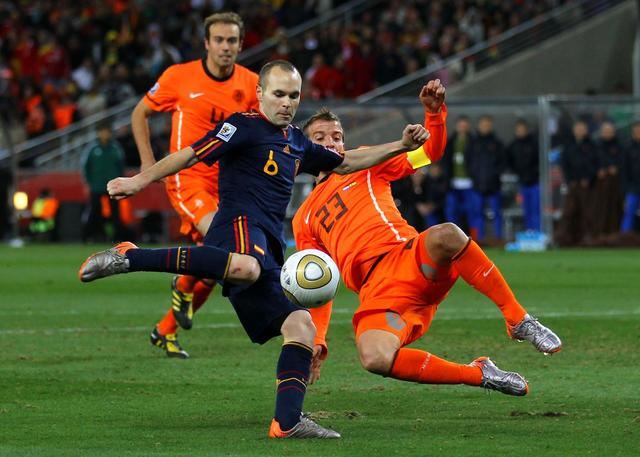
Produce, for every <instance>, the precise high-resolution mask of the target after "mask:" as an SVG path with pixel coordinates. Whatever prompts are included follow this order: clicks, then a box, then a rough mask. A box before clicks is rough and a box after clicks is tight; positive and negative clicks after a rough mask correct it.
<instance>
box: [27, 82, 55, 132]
mask: <svg viewBox="0 0 640 457" xmlns="http://www.w3.org/2000/svg"><path fill="white" fill-rule="evenodd" d="M22 110H23V112H24V113H25V131H26V134H27V138H33V137H36V136H38V135H42V134H43V133H47V132H49V131H51V130H53V128H54V123H53V117H52V114H51V110H50V109H49V106H48V104H47V103H46V98H45V96H44V94H43V93H42V92H41V91H40V89H39V88H38V86H36V85H34V84H31V83H27V84H26V85H25V86H24V88H23V92H22Z"/></svg>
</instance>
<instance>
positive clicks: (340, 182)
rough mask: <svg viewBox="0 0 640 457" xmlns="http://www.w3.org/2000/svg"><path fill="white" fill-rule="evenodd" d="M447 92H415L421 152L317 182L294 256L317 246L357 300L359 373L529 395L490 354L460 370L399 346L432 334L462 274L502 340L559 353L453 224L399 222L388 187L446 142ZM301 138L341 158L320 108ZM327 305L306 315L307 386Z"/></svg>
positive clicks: (298, 220) (431, 86) (318, 355)
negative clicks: (485, 303) (494, 309)
mask: <svg viewBox="0 0 640 457" xmlns="http://www.w3.org/2000/svg"><path fill="white" fill-rule="evenodd" d="M444 95H445V89H444V87H443V86H442V85H441V84H440V81H439V80H433V81H429V82H428V83H427V84H426V85H425V86H424V87H423V88H422V90H421V92H420V100H421V102H422V104H423V105H424V108H425V128H427V130H429V133H430V135H431V136H430V139H429V141H427V142H426V143H425V144H424V145H423V146H422V147H421V148H419V149H417V150H415V151H411V152H409V153H406V154H403V155H399V156H396V157H395V158H393V159H390V160H388V161H386V162H383V163H382V164H380V165H377V166H375V167H373V168H371V169H368V170H363V171H360V172H357V173H354V174H351V175H337V174H329V175H324V176H323V175H320V176H319V179H318V181H317V185H316V187H315V189H314V190H313V191H312V192H311V194H310V195H309V196H308V197H307V199H306V200H305V202H304V203H303V204H302V206H301V207H300V208H299V209H298V211H297V213H296V215H295V217H294V220H293V230H294V235H295V238H296V245H297V248H298V249H307V248H315V249H320V250H322V251H324V252H326V253H328V254H329V255H330V256H331V257H332V258H333V259H334V260H335V261H336V263H337V264H338V267H339V268H340V271H341V274H342V277H343V279H344V282H345V284H346V286H347V287H348V288H349V289H351V290H353V291H354V292H356V293H358V295H359V298H360V306H359V307H358V309H357V310H356V312H355V314H354V316H353V328H354V331H355V335H356V344H357V348H358V353H359V356H360V361H361V363H362V366H363V367H364V368H365V369H366V370H368V371H370V372H372V373H375V374H379V375H382V376H388V377H392V378H396V379H400V380H404V381H412V382H418V383H424V384H467V385H471V386H483V387H486V388H489V389H494V390H498V391H500V392H503V393H505V394H510V395H526V393H527V392H528V385H527V382H526V381H525V379H524V378H523V377H522V376H521V375H519V374H517V373H513V372H507V371H503V370H501V369H499V368H498V367H496V365H495V364H494V363H493V362H492V361H491V360H490V359H489V358H487V357H479V358H477V359H475V360H474V361H473V362H471V363H470V364H458V363H454V362H450V361H447V360H444V359H443V358H440V357H438V356H436V355H434V354H430V353H428V352H425V351H422V350H418V349H410V348H407V347H406V346H407V345H409V344H410V343H412V342H413V341H415V340H417V339H418V338H420V337H422V336H423V335H424V334H425V333H426V332H427V331H428V329H429V325H430V324H431V320H432V319H433V316H434V315H435V312H436V310H437V308H438V305H439V304H440V302H441V301H442V300H443V299H444V298H445V297H446V295H447V293H448V292H449V290H450V289H451V287H452V286H453V285H454V283H455V281H456V279H457V278H458V277H462V278H463V279H464V280H465V281H466V282H467V283H469V284H470V285H472V286H473V287H474V288H475V289H476V290H478V291H479V292H481V293H483V294H484V295H486V296H487V297H489V298H490V299H491V300H492V301H493V302H494V303H495V304H496V305H497V306H498V308H499V309H500V311H501V312H502V314H503V316H504V318H505V320H506V324H507V331H508V333H509V335H510V336H511V337H512V338H514V339H519V340H528V341H530V342H531V343H533V345H534V346H535V347H536V349H538V350H539V351H541V352H544V353H553V352H557V351H559V350H560V349H561V342H560V339H559V338H558V337H557V336H556V335H555V334H554V333H553V332H552V331H551V330H549V329H548V328H546V327H544V326H543V325H542V324H540V323H539V322H538V321H537V320H536V319H534V318H532V317H531V316H529V314H527V311H526V310H525V309H524V308H523V307H522V306H521V305H520V303H518V301H517V300H516V298H515V296H514V295H513V292H512V291H511V289H510V288H509V285H508V284H507V283H506V281H505V279H504V278H503V277H502V274H501V273H500V271H499V269H498V268H497V266H496V265H495V264H494V263H493V262H492V261H491V260H490V259H489V258H488V257H487V256H486V255H485V253H484V252H483V251H482V249H481V248H480V247H479V246H478V245H477V244H476V243H475V242H474V241H473V240H471V239H470V238H469V237H468V236H466V235H465V234H464V232H463V231H462V230H461V229H460V228H458V226H456V225H455V224H452V223H444V224H440V225H436V226H433V227H431V228H429V229H428V230H426V231H424V232H422V233H418V232H417V231H416V230H415V229H414V228H413V227H411V226H410V225H409V224H407V222H406V221H405V220H404V219H402V217H401V216H400V213H399V211H398V209H397V208H396V205H395V203H394V200H393V197H392V194H391V187H390V183H391V181H394V180H397V179H400V178H402V177H405V176H407V175H410V174H411V173H413V172H414V171H415V170H416V169H417V168H419V167H422V166H425V165H428V164H429V163H431V162H435V161H437V160H439V159H440V158H441V156H442V154H443V151H444V147H445V143H446V128H445V119H446V114H447V111H446V106H445V105H444ZM304 131H305V133H306V134H307V136H308V137H309V138H310V139H311V140H312V141H313V142H315V143H318V144H321V145H323V146H325V147H327V148H329V149H334V150H336V151H342V150H343V148H344V144H343V141H344V132H343V130H342V126H341V124H340V120H339V119H338V118H337V117H336V116H335V115H334V114H333V113H331V112H329V111H326V110H324V111H320V112H319V113H317V114H316V115H314V116H313V117H311V119H309V120H308V121H307V123H306V125H305V127H304ZM331 306H332V304H331V302H330V303H328V304H327V305H325V306H323V307H320V308H316V309H313V310H312V315H313V319H314V322H315V324H316V327H317V334H316V340H315V348H314V357H313V362H312V373H311V381H314V380H316V379H318V378H319V376H320V367H321V364H322V361H323V359H324V358H325V357H326V354H327V345H326V341H325V335H326V331H327V327H328V324H329V318H330V315H331Z"/></svg>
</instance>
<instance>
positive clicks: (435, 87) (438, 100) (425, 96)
mask: <svg viewBox="0 0 640 457" xmlns="http://www.w3.org/2000/svg"><path fill="white" fill-rule="evenodd" d="M444 96H445V88H444V86H443V85H442V83H441V82H440V80H439V79H432V80H431V81H429V82H428V83H427V84H425V85H424V86H422V90H421V91H420V101H421V102H422V105H423V106H424V108H425V110H427V111H428V112H430V113H437V112H439V111H440V107H441V106H442V104H443V103H444Z"/></svg>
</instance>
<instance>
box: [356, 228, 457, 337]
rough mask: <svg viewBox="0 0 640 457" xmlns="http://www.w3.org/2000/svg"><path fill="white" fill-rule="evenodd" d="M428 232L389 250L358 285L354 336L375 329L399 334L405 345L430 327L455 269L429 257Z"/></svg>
mask: <svg viewBox="0 0 640 457" xmlns="http://www.w3.org/2000/svg"><path fill="white" fill-rule="evenodd" d="M428 233H429V231H428V230H427V231H425V232H422V233H421V234H420V235H418V236H417V237H416V238H414V239H412V240H409V241H408V242H406V243H404V244H401V245H398V246H396V247H394V248H393V249H392V250H390V251H389V252H388V253H387V254H386V255H385V257H384V258H383V259H382V260H381V261H380V262H379V263H378V265H377V266H376V267H375V269H374V271H373V273H371V275H370V276H369V278H368V280H367V282H366V283H365V285H364V286H363V287H362V289H360V293H359V298H360V306H359V307H358V309H357V310H356V312H355V314H354V315H353V329H354V331H355V334H356V340H357V339H358V338H359V337H360V335H361V334H362V333H363V332H365V331H367V330H372V329H377V330H385V331H388V332H391V333H393V334H394V335H396V336H398V338H400V342H401V344H402V345H403V346H405V345H407V344H409V343H411V342H413V341H415V340H416V339H418V338H420V337H421V336H422V335H424V334H425V333H426V332H427V330H429V326H430V325H431V321H432V319H433V316H434V315H435V313H436V310H437V309H438V305H439V304H440V302H441V301H442V300H444V298H445V297H446V296H447V294H448V293H449V290H451V288H452V287H453V285H454V283H455V282H456V279H457V278H458V273H457V272H456V271H455V269H453V268H451V267H449V266H448V267H441V266H438V265H436V263H435V262H434V261H433V260H432V259H431V258H430V257H429V255H428V254H427V251H426V248H425V247H424V246H425V241H426V238H427V236H428Z"/></svg>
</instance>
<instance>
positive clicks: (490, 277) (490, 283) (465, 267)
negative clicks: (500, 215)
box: [453, 240, 527, 325]
mask: <svg viewBox="0 0 640 457" xmlns="http://www.w3.org/2000/svg"><path fill="white" fill-rule="evenodd" d="M453 266H454V267H455V269H456V270H458V273H460V276H461V277H462V279H464V280H465V281H466V282H467V283H468V284H469V285H471V286H473V288H474V289H476V290H477V291H478V292H480V293H482V294H483V295H486V296H487V297H489V298H490V299H491V300H492V301H493V302H494V303H495V304H496V305H498V308H500V311H501V312H502V315H503V316H504V318H505V320H506V321H507V324H509V325H516V324H518V323H519V322H520V321H521V320H522V319H523V318H524V315H525V314H527V311H526V310H525V309H524V308H523V307H522V306H521V305H520V303H518V301H517V300H516V297H515V296H514V295H513V292H512V291H511V288H510V287H509V284H507V281H505V279H504V277H503V276H502V274H501V273H500V270H498V267H497V266H496V265H495V264H494V263H493V262H492V261H491V260H490V259H489V257H487V255H486V254H485V253H484V251H483V250H482V249H481V248H480V246H478V244H477V243H476V242H475V241H473V240H469V244H467V246H466V247H465V248H464V249H463V250H462V252H460V253H459V254H457V255H456V256H455V257H454V258H453Z"/></svg>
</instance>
